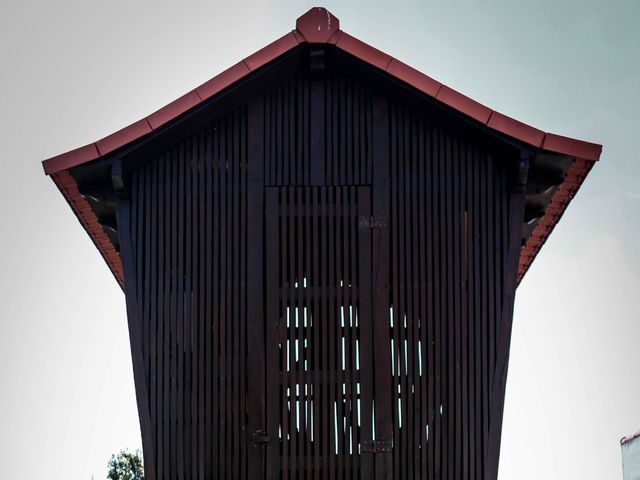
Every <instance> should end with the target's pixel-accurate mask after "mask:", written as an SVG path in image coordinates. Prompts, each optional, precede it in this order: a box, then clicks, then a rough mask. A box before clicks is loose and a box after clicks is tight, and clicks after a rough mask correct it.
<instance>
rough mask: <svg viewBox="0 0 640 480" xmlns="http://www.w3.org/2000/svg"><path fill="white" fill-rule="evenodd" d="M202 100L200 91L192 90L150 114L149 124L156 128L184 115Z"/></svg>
mask: <svg viewBox="0 0 640 480" xmlns="http://www.w3.org/2000/svg"><path fill="white" fill-rule="evenodd" d="M201 101H202V99H201V98H200V95H198V92H197V91H196V90H192V91H190V92H189V93H187V94H186V95H183V96H181V97H180V98H178V99H177V100H174V101H173V102H171V103H170V104H169V105H167V106H165V107H162V108H161V109H160V110H158V111H156V112H154V113H152V114H151V115H149V116H148V117H147V120H148V121H149V125H151V128H152V129H154V130H155V129H156V128H158V127H161V126H162V125H164V124H165V123H168V122H170V121H171V120H173V119H174V118H176V117H178V116H179V115H182V114H183V113H184V112H186V111H187V110H190V109H191V108H193V107H195V106H196V105H198V104H199V103H200V102H201Z"/></svg>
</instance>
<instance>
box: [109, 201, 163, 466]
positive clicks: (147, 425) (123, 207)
mask: <svg viewBox="0 0 640 480" xmlns="http://www.w3.org/2000/svg"><path fill="white" fill-rule="evenodd" d="M116 217H117V221H118V235H119V241H120V258H121V260H122V267H123V273H124V278H125V296H126V305H127V319H128V323H129V342H130V346H131V356H132V362H133V373H134V383H135V387H136V400H137V403H138V415H139V417H140V426H141V433H142V442H143V443H142V447H143V450H144V452H145V453H146V454H145V455H144V463H145V471H146V472H148V473H147V475H148V478H151V479H155V478H157V477H156V470H155V455H154V453H155V446H154V443H153V437H152V435H151V433H152V430H151V417H150V414H149V397H148V394H147V384H146V382H145V370H144V358H143V355H142V338H141V334H142V329H141V319H140V313H141V312H140V309H139V304H138V292H137V291H136V290H137V288H136V275H137V272H136V269H135V264H134V256H133V241H132V237H131V200H130V199H125V198H119V199H118V201H117V203H116Z"/></svg>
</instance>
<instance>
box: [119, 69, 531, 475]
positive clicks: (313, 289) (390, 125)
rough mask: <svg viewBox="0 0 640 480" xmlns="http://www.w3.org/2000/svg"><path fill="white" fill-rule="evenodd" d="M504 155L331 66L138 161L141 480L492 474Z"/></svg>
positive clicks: (504, 296)
mask: <svg viewBox="0 0 640 480" xmlns="http://www.w3.org/2000/svg"><path fill="white" fill-rule="evenodd" d="M312 145H313V148H312ZM319 152H320V153H319ZM508 160H509V159H505V158H500V157H499V156H498V155H497V154H495V152H491V151H489V150H488V149H487V147H482V146H479V145H478V144H474V143H472V142H470V141H468V140H465V139H464V138H462V137H461V136H460V134H459V133H455V132H454V130H452V129H449V128H447V127H446V126H443V125H442V124H441V122H440V123H437V122H435V121H433V120H430V117H429V112H420V113H418V112H416V111H414V110H413V109H412V108H410V107H409V106H403V105H401V104H400V103H399V102H397V101H392V100H391V99H390V98H388V97H386V96H385V95H384V92H377V93H376V92H374V91H372V90H371V89H367V88H364V87H363V86H361V85H359V84H358V83H357V82H355V81H353V80H350V79H348V78H347V77H346V76H343V75H338V74H336V73H331V72H328V73H322V74H321V75H320V76H315V77H314V78H313V80H311V79H310V78H308V77H307V75H306V74H304V73H300V74H297V75H294V76H291V77H290V78H288V79H287V80H286V81H284V82H283V83H281V84H279V85H278V86H277V87H275V88H272V89H269V90H267V91H265V92H263V94H260V95H257V96H256V97H255V98H253V99H251V100H248V101H247V103H246V104H245V105H243V106H240V107H238V108H237V109H236V110H233V111H230V112H228V113H226V114H224V115H223V116H221V117H219V118H216V119H212V123H211V124H210V125H209V126H208V127H206V128H204V129H202V130H200V131H198V132H195V133H194V134H192V135H191V136H189V137H187V138H185V139H184V140H183V141H181V142H180V143H178V144H177V145H175V146H174V147H172V148H170V149H169V150H167V151H166V152H165V153H163V154H161V155H159V156H158V157H157V158H155V159H153V160H151V161H150V162H148V163H146V164H144V165H143V166H142V167H140V168H139V169H137V170H135V171H134V172H133V174H132V177H131V182H130V185H131V187H130V190H131V191H130V199H129V200H128V201H127V202H126V203H122V201H121V206H122V205H130V211H129V215H128V217H129V218H128V221H129V228H125V229H122V230H121V231H123V232H125V233H122V234H121V236H122V237H123V238H121V239H120V240H121V243H122V242H125V243H126V242H129V243H130V245H129V246H128V247H126V248H124V247H123V251H126V252H130V258H131V261H130V263H131V268H129V269H128V270H126V271H125V284H126V285H127V301H128V304H130V308H129V314H130V316H131V315H136V316H137V321H136V322H131V323H130V328H136V329H138V330H139V331H136V332H135V333H136V335H135V338H134V335H133V334H132V348H133V350H134V364H136V363H137V364H138V365H137V367H136V369H135V373H136V375H137V378H136V380H137V382H138V383H137V385H138V384H139V385H142V386H144V387H145V388H146V392H144V390H145V389H142V388H138V394H139V395H140V392H143V393H144V396H145V398H139V405H142V406H146V408H148V416H149V419H150V420H149V422H148V424H147V423H146V422H143V424H142V428H143V434H144V435H147V437H148V438H150V440H149V441H147V443H146V444H145V452H144V453H145V460H146V463H147V464H148V465H153V467H154V469H152V470H149V474H150V475H149V478H151V479H152V480H153V479H154V478H158V479H179V478H184V479H196V478H198V479H204V478H225V479H227V478H228V479H253V478H268V479H280V478H284V479H288V478H291V479H352V480H355V479H364V480H369V479H370V478H376V479H381V480H382V479H391V478H393V479H413V478H421V479H423V478H424V479H434V480H435V479H439V478H444V479H482V478H489V477H492V478H495V476H494V473H493V471H494V468H493V467H491V468H489V467H488V466H487V465H488V463H487V462H488V460H487V459H488V458H491V462H494V459H495V458H497V457H496V455H497V452H494V451H489V450H490V449H488V445H490V443H489V436H490V432H492V425H493V430H496V428H497V429H498V438H499V425H500V420H501V415H502V407H501V405H502V401H503V398H502V397H503V396H504V389H503V388H499V387H500V386H501V385H503V380H504V379H503V372H506V366H505V365H506V363H505V362H506V360H504V361H503V360H502V359H505V358H507V357H508V355H507V354H508V341H504V339H502V337H504V336H505V333H504V332H505V331H506V332H507V333H506V335H507V336H508V334H509V332H510V319H511V305H512V302H513V291H514V287H515V273H514V272H515V270H514V268H515V267H514V265H515V266H517V261H515V262H514V261H513V259H514V256H515V258H516V259H517V255H518V254H519V245H515V244H513V242H511V243H512V245H511V246H510V238H516V239H517V238H518V237H517V235H512V233H513V232H514V231H515V229H518V234H519V229H520V228H521V226H522V225H521V222H517V221H515V220H513V219H510V212H512V210H513V209H511V203H512V202H513V200H512V198H514V197H513V195H512V191H513V187H512V183H513V181H512V180H511V175H510V173H509V172H510V170H509V168H510V167H509V166H508V164H509V162H508ZM511 160H513V159H511ZM509 161H510V160H509ZM122 218H127V215H124V216H123V217H122ZM514 223H515V225H514ZM516 243H517V242H516ZM509 269H511V270H514V272H510V271H508V270H509ZM505 312H506V313H505ZM506 317H508V318H507V319H506V320H505V318H506ZM505 321H507V323H508V325H505V324H504V323H505ZM505 329H506V330H505ZM501 336H502V337H501ZM507 340H508V338H507ZM505 349H506V350H507V351H506V352H505V351H504V350H505ZM136 352H137V353H136ZM505 355H507V357H505ZM498 362H499V363H500V365H497V363H498ZM140 363H142V365H140ZM135 366H136V365H134V367H135ZM498 367H499V368H500V375H501V377H500V378H498V379H497V380H496V378H495V371H496V368H498ZM141 375H144V378H143V379H140V378H139V377H140V376H141ZM140 382H142V383H140ZM496 385H497V387H496ZM497 397H499V398H497ZM496 402H498V403H496ZM492 405H499V407H497V408H496V407H492ZM492 416H493V418H492ZM497 417H500V418H497ZM496 425H497V426H498V427H496ZM491 434H492V435H495V432H493V433H491ZM144 435H143V436H144ZM491 445H496V442H495V441H493V442H492V443H491ZM498 447H499V441H498V442H497V447H495V448H494V447H492V448H493V450H495V449H496V448H498ZM496 464H497V463H496ZM491 465H493V463H491ZM486 472H490V473H489V474H487V473H486ZM487 475H488V476H487Z"/></svg>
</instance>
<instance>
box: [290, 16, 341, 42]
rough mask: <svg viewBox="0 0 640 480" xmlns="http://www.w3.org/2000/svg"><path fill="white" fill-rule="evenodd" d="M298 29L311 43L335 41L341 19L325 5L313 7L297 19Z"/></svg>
mask: <svg viewBox="0 0 640 480" xmlns="http://www.w3.org/2000/svg"><path fill="white" fill-rule="evenodd" d="M296 30H297V32H298V33H299V34H300V35H302V36H303V37H304V38H305V40H306V41H307V42H309V43H334V42H331V40H332V37H333V36H334V35H336V33H337V32H340V20H338V18H336V17H335V16H334V15H333V14H332V13H331V12H330V11H329V10H327V9H326V8H324V7H313V8H312V9H311V10H309V11H308V12H307V13H305V14H304V15H302V16H300V17H298V19H297V20H296Z"/></svg>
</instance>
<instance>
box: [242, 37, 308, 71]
mask: <svg viewBox="0 0 640 480" xmlns="http://www.w3.org/2000/svg"><path fill="white" fill-rule="evenodd" d="M297 46H298V39H297V38H296V36H295V35H294V34H293V33H287V34H286V35H284V36H282V37H280V38H279V39H278V40H276V41H275V42H273V43H270V44H269V45H267V46H266V47H264V48H261V49H260V50H258V51H257V52H256V53H254V54H253V55H249V56H248V57H247V58H245V59H244V63H245V64H246V65H247V67H249V70H251V71H253V70H256V69H258V68H260V67H262V66H263V65H266V64H267V63H269V62H271V61H273V60H275V59H276V58H278V57H279V56H280V55H282V54H284V53H287V52H288V51H289V50H291V49H292V48H293V47H297Z"/></svg>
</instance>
